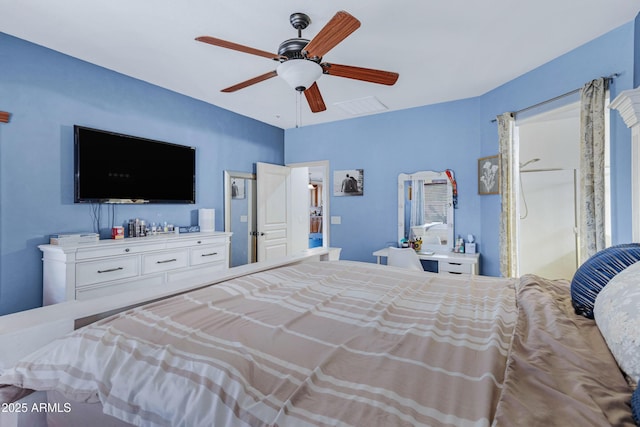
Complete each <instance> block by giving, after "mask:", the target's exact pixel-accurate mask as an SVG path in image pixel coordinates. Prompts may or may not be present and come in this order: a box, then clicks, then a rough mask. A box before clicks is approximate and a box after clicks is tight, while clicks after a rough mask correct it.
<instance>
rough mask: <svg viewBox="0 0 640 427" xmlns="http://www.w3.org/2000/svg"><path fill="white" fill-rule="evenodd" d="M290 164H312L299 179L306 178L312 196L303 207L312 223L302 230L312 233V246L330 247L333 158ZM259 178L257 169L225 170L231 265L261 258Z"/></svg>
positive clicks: (225, 196) (307, 166)
mask: <svg viewBox="0 0 640 427" xmlns="http://www.w3.org/2000/svg"><path fill="white" fill-rule="evenodd" d="M287 166H289V167H291V168H308V173H307V174H305V176H304V177H303V176H301V175H300V174H298V175H299V177H298V179H299V180H302V179H304V186H305V187H307V188H308V191H309V198H308V199H307V198H305V199H304V203H305V206H304V207H300V209H299V211H300V212H302V211H304V212H305V214H304V215H305V217H308V225H306V226H305V230H302V229H300V230H299V231H298V232H300V233H304V234H308V237H309V240H308V247H310V248H311V247H318V246H322V247H329V224H328V219H327V218H329V161H328V160H323V161H315V162H304V163H295V164H290V165H287ZM257 179H258V177H257V176H256V174H254V173H247V172H237V171H225V172H224V199H225V210H224V223H225V231H231V232H233V235H232V237H231V253H230V256H229V265H230V267H235V266H239V265H244V264H247V263H253V262H256V261H257V260H258V250H259V247H258V246H259V236H258V233H259V230H258V229H257V228H258V226H257V218H258V202H257ZM234 182H235V187H234ZM243 191H244V192H243ZM234 194H235V195H236V196H235V197H234Z"/></svg>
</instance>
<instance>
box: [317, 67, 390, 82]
mask: <svg viewBox="0 0 640 427" xmlns="http://www.w3.org/2000/svg"><path fill="white" fill-rule="evenodd" d="M321 65H322V69H323V70H324V74H328V75H330V76H336V77H346V78H348V79H355V80H362V81H365V82H370V83H378V84H382V85H388V86H392V85H394V84H395V82H396V81H397V80H398V77H399V76H400V75H399V74H398V73H394V72H391V71H382V70H374V69H371V68H362V67H353V66H351V65H340V64H329V63H323V64H321Z"/></svg>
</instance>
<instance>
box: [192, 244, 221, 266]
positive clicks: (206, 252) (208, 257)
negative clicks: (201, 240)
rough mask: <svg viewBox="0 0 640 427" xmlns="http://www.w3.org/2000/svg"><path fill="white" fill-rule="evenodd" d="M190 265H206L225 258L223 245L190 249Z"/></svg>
mask: <svg viewBox="0 0 640 427" xmlns="http://www.w3.org/2000/svg"><path fill="white" fill-rule="evenodd" d="M190 252H191V255H190V263H189V264H190V265H201V264H208V263H211V262H218V261H222V260H224V259H225V258H226V256H225V246H224V245H208V246H202V247H197V248H193V249H191V251H190Z"/></svg>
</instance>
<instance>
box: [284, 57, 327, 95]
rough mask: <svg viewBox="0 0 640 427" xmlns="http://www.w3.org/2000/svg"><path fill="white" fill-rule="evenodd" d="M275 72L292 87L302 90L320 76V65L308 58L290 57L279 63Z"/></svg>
mask: <svg viewBox="0 0 640 427" xmlns="http://www.w3.org/2000/svg"><path fill="white" fill-rule="evenodd" d="M276 72H277V73H278V76H280V77H282V79H283V80H284V81H285V82H287V84H288V85H289V86H291V87H292V88H293V89H295V90H297V91H299V92H303V91H305V90H307V89H308V88H309V87H311V85H312V84H313V83H314V82H315V81H316V80H318V79H319V78H320V76H321V75H322V67H321V66H320V64H318V63H317V62H314V61H309V60H308V59H290V60H288V61H285V62H282V63H280V65H278V68H277V69H276Z"/></svg>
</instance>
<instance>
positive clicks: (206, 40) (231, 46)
mask: <svg viewBox="0 0 640 427" xmlns="http://www.w3.org/2000/svg"><path fill="white" fill-rule="evenodd" d="M196 40H197V41H199V42H203V43H208V44H212V45H214V46H219V47H224V48H227V49H232V50H237V51H238V52H244V53H250V54H251V55H258V56H263V57H265V58H269V59H275V60H278V59H280V55H276V54H275V53H271V52H266V51H264V50H260V49H254V48H252V47H248V46H243V45H241V44H238V43H233V42H229V41H226V40H222V39H217V38H215V37H210V36H200V37H196Z"/></svg>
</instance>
